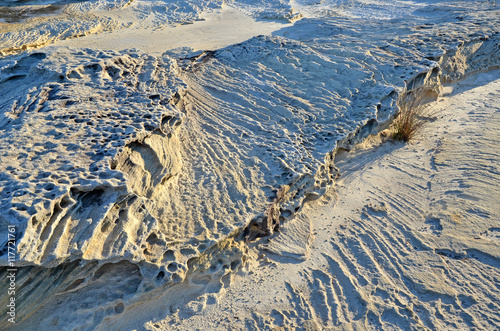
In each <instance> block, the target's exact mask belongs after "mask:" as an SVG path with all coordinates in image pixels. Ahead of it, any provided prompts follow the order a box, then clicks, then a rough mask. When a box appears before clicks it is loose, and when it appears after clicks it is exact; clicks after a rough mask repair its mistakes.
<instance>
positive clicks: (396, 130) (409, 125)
mask: <svg viewBox="0 0 500 331" xmlns="http://www.w3.org/2000/svg"><path fill="white" fill-rule="evenodd" d="M436 96H437V94H436V93H435V92H434V91H433V90H432V89H428V88H425V87H421V88H418V89H414V90H412V91H405V92H403V93H401V96H400V98H399V100H398V107H399V112H398V115H397V117H396V118H395V119H394V122H393V124H392V138H393V139H394V140H402V141H405V142H408V141H410V140H411V139H412V138H413V137H414V136H415V134H416V133H417V132H418V131H419V130H420V129H421V128H422V126H424V125H425V123H427V122H428V121H429V120H430V119H431V115H432V114H431V113H430V109H429V102H431V101H434V100H435V98H436Z"/></svg>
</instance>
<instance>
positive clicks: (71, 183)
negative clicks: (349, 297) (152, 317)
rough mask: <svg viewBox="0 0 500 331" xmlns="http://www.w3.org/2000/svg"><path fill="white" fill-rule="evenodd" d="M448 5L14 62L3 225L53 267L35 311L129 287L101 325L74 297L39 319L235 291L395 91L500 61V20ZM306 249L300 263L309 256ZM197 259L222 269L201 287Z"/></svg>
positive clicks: (24, 260)
mask: <svg viewBox="0 0 500 331" xmlns="http://www.w3.org/2000/svg"><path fill="white" fill-rule="evenodd" d="M485 6H486V5H485ZM478 8H479V9H481V8H480V7H478ZM434 10H435V12H437V13H438V17H440V16H439V15H441V16H443V17H447V19H443V20H441V21H438V20H437V19H436V17H433V18H432V19H431V20H430V21H431V22H429V19H426V18H424V17H420V16H419V13H418V11H417V12H416V14H415V21H408V20H407V18H405V17H403V18H398V19H394V20H391V21H371V22H368V23H366V22H364V21H362V20H359V19H356V18H352V17H351V18H349V19H347V18H345V17H342V16H338V15H331V16H328V17H325V18H323V19H316V18H310V19H303V20H301V21H299V22H297V23H295V25H294V26H292V27H290V28H286V29H284V30H282V31H280V32H279V34H280V35H281V36H267V37H266V36H259V37H255V38H252V39H250V40H248V41H246V42H243V43H241V44H238V45H233V46H230V47H227V48H224V49H221V50H218V51H210V52H208V51H207V52H204V53H201V54H199V55H197V56H193V57H189V58H184V59H173V58H171V57H169V56H168V55H166V54H165V55H164V56H162V57H154V56H150V55H147V54H144V53H143V52H140V51H137V50H129V51H124V52H111V51H107V52H105V51H96V50H91V49H67V48H57V47H54V48H44V49H43V51H40V52H30V53H26V54H20V55H17V56H9V57H5V58H2V59H1V60H0V70H1V71H0V88H1V89H2V91H6V92H5V94H4V95H3V96H2V99H1V100H0V107H1V109H2V112H1V113H0V151H1V153H2V154H1V155H0V157H1V161H2V162H0V184H1V185H0V190H1V191H0V193H1V200H0V209H1V210H3V211H5V212H4V213H3V214H1V215H0V226H2V227H3V228H6V224H8V223H9V224H11V223H15V224H16V225H17V228H18V231H19V232H18V248H19V258H20V265H22V266H24V267H26V268H27V269H26V270H31V271H30V272H36V273H40V274H41V275H47V276H46V280H45V281H42V282H40V283H39V285H38V286H39V288H40V290H39V291H33V292H31V291H30V286H31V285H30V284H31V283H30V280H29V277H30V276H29V275H28V274H26V275H25V276H23V277H26V278H23V277H21V279H23V282H22V284H26V285H23V286H25V287H24V289H23V290H22V291H24V292H23V293H25V295H26V298H28V297H29V298H32V299H33V300H32V302H33V305H32V306H30V307H31V308H28V307H27V308H26V310H25V311H26V313H25V314H26V315H25V316H24V317H23V318H28V316H29V314H30V312H31V310H33V311H34V310H37V309H38V308H37V307H39V306H43V305H45V304H47V305H48V304H49V303H50V304H51V305H52V304H54V302H53V301H52V300H56V299H53V298H52V297H50V298H44V297H43V293H44V292H43V291H42V289H44V290H46V291H47V293H52V294H53V296H54V295H55V294H64V298H65V299H61V302H64V300H69V301H71V302H74V301H76V300H78V299H77V298H78V296H77V295H75V296H73V295H74V293H76V292H78V293H83V292H85V291H88V292H85V293H98V292H99V290H98V289H99V287H100V286H101V285H102V284H101V282H104V280H107V281H109V282H113V281H114V280H115V279H116V277H117V276H116V275H117V274H120V273H126V276H124V279H123V282H124V283H123V286H124V288H126V289H127V290H126V291H125V290H124V292H125V295H123V296H122V297H117V296H109V297H104V298H102V300H98V301H95V302H94V303H88V306H87V309H88V311H84V312H81V313H82V315H81V316H80V317H81V320H89V319H91V320H92V321H93V322H92V323H90V324H88V325H87V324H85V325H83V324H82V325H76V324H78V323H79V322H78V321H70V320H68V319H67V318H63V316H64V315H65V314H66V310H65V306H64V304H60V305H59V306H58V307H59V308H57V311H56V310H54V312H53V314H52V315H51V318H52V317H53V318H54V319H55V320H50V321H49V320H47V319H44V320H43V323H45V324H43V325H49V324H50V323H55V324H54V325H57V326H58V327H61V328H64V327H65V326H68V325H72V326H75V327H77V326H80V327H81V328H82V329H90V328H96V327H97V326H99V325H108V324H106V323H109V325H111V324H113V323H117V324H116V325H121V324H120V323H125V322H123V321H122V320H121V319H120V317H119V316H118V315H120V314H121V313H122V312H123V311H127V312H128V311H129V310H128V309H130V312H132V311H134V312H135V314H137V315H138V316H139V315H141V314H142V313H143V312H142V311H141V309H140V308H136V307H135V306H133V305H134V304H137V305H139V303H140V304H144V302H146V301H147V299H146V298H148V297H154V298H159V297H160V296H161V295H160V294H159V293H158V292H154V291H152V290H153V289H154V288H162V289H163V290H165V291H167V290H168V289H170V288H171V287H172V286H185V283H188V284H190V285H193V284H192V283H196V284H197V282H198V280H199V283H200V284H202V285H201V287H200V288H201V289H203V290H206V289H207V288H210V289H211V291H212V292H210V293H216V292H217V291H221V290H222V288H224V286H226V285H227V284H226V283H229V280H230V274H231V273H232V272H234V271H235V270H237V269H238V268H239V266H240V265H241V261H242V260H243V257H244V254H245V249H244V247H240V246H244V245H243V244H242V242H243V241H244V240H242V239H246V240H249V238H255V237H259V236H262V235H268V234H271V233H272V232H273V231H274V230H276V225H277V223H279V222H276V219H278V220H279V221H280V222H283V221H286V220H287V219H293V218H294V217H295V215H296V213H297V212H298V211H299V210H300V208H301V206H302V205H303V204H304V202H306V201H309V200H314V199H317V198H318V197H320V196H321V195H323V194H324V193H325V192H326V190H327V189H328V188H329V187H331V185H332V184H333V183H334V180H335V178H336V176H337V169H336V167H335V164H334V157H335V153H336V151H337V150H338V149H339V148H342V149H344V150H349V149H350V148H352V146H353V145H354V144H355V143H356V142H359V141H361V140H363V139H364V138H365V137H367V136H368V135H369V134H371V133H374V132H377V131H378V130H380V129H381V128H384V127H385V126H387V125H388V123H389V121H390V120H391V118H392V116H393V115H394V112H395V111H396V109H395V101H396V99H397V97H398V91H400V90H401V89H402V88H403V87H405V86H407V87H408V88H410V89H411V88H413V87H417V86H420V85H422V84H435V86H436V87H437V88H439V86H440V85H439V84H440V83H441V81H450V80H456V79H459V78H462V77H464V76H465V75H468V74H470V73H473V72H476V71H480V70H484V69H488V68H491V67H494V66H498V65H499V64H500V56H499V55H500V54H499V52H500V51H499V47H498V45H499V43H498V38H499V37H498V34H497V31H498V27H499V25H498V18H497V17H496V18H495V15H494V14H495V12H489V11H486V10H485V11H482V12H480V11H478V13H479V14H478V13H476V14H469V15H471V17H466V18H463V17H462V18H461V19H458V18H456V17H458V16H457V15H461V13H462V11H461V10H458V9H457V8H456V7H446V6H443V7H439V6H438V5H436V6H435V8H434ZM440 10H441V11H443V13H444V14H439V13H440ZM417 14H418V15H417ZM474 15H475V16H474ZM450 17H452V18H450ZM311 31H314V33H313V32H311ZM278 189H280V191H278ZM278 192H280V193H282V196H280V197H279V198H278V197H277V195H278ZM270 205H271V207H270ZM270 218H272V219H273V221H272V222H270V220H269V219H270ZM295 221H298V220H297V219H296V220H295ZM429 222H431V223H432V222H434V223H432V226H433V231H440V230H439V228H440V227H442V224H439V222H437V221H435V220H433V218H432V217H431V218H429ZM431 223H430V224H431ZM291 224H293V223H291ZM253 225H256V229H255V228H252V226H253ZM305 228H308V226H307V223H300V222H299V223H297V226H296V227H295V229H296V230H297V231H304V230H303V229H305ZM288 231H294V227H293V226H289V230H288ZM490 232H491V236H494V235H495V234H494V233H495V230H494V229H493V228H492V229H491V231H490ZM240 234H241V235H242V236H241V237H238V235H240ZM245 236H246V237H245ZM228 237H229V238H233V237H234V238H235V239H234V240H232V242H234V245H233V244H231V245H227V246H225V245H222V244H221V242H224V239H225V238H228ZM242 237H244V238H242ZM0 240H1V241H0V247H1V249H2V256H1V257H0V261H1V264H2V265H6V255H5V252H6V250H7V248H6V241H5V240H6V236H4V237H2V238H1V239H0ZM221 247H222V248H224V247H227V250H226V251H225V250H224V249H222V248H221ZM270 247H271V246H270ZM276 247H279V245H278V246H276V245H275V248H274V249H275V250H279V248H276ZM297 247H298V249H300V252H295V253H296V254H295V253H294V252H287V254H288V255H290V256H296V255H298V256H299V257H300V256H305V255H307V252H308V247H307V245H301V246H300V247H299V246H297ZM218 248H221V249H220V250H219V249H218ZM442 253H443V254H447V253H446V251H442ZM203 256H205V257H206V256H209V257H208V258H206V261H205V263H202V262H203V261H204V259H205V258H203ZM95 261H98V262H95ZM200 261H201V262H200ZM207 261H208V262H207ZM233 262H234V264H233ZM201 264H203V265H205V264H206V266H207V268H208V270H210V268H211V266H212V265H213V266H214V268H213V270H212V271H214V272H209V276H208V277H205V276H203V275H202V276H200V277H199V279H198V278H197V277H198V276H196V277H195V276H193V275H198V273H200V274H203V273H204V271H206V270H205V269H204V268H203V267H200V265H201ZM28 268H30V269H28ZM197 268H199V270H196V269H197ZM82 270H83V271H82ZM99 270H101V271H99ZM101 273H102V275H101ZM138 273H139V274H140V276H138V275H137V274H138ZM96 274H97V275H100V276H99V277H97V278H95V277H96V276H95V275H96ZM228 275H229V276H228ZM224 277H226V278H224ZM138 278H139V279H141V282H140V284H138V281H137V279H138ZM223 278H224V279H226V280H228V279H229V280H228V281H226V282H225V281H223V280H222V279H223ZM99 279H101V280H99ZM193 279H198V280H196V281H195V280H193ZM200 279H201V280H200ZM203 279H205V280H206V281H205V280H203ZM184 281H185V282H184ZM128 282H130V284H129V283H128ZM104 283H105V282H104ZM179 284H184V285H179ZM196 284H195V285H196ZM221 284H222V285H221ZM198 285H199V284H198ZM75 291H76V292H75ZM173 291H174V290H173V289H172V290H171V291H169V293H172V292H173ZM193 291H194V292H193V293H198V294H199V293H201V292H196V291H197V290H193ZM200 291H201V290H200ZM153 292H154V294H153ZM66 295H67V296H66ZM85 295H87V294H85ZM88 295H89V297H90V296H91V294H88ZM188 297H189V298H191V299H192V298H194V297H195V295H194V294H193V296H188ZM189 298H186V300H185V301H183V302H189V300H190V299H189ZM45 300H48V301H45ZM206 300H208V299H207V298H206ZM210 300H212V299H210ZM149 302H150V303H151V305H150V306H154V305H153V304H152V303H153V302H156V301H154V300H151V301H149ZM35 303H36V305H35ZM165 305H166V306H169V307H167V308H168V309H169V311H174V310H176V309H180V308H179V307H177V308H175V307H174V306H175V305H170V304H165ZM49 306H50V305H48V306H47V307H49ZM201 306H203V304H202V303H201ZM148 307H149V306H148ZM193 309H194V308H193ZM45 312H46V310H44V309H42V310H40V311H39V312H38V313H37V314H39V315H37V316H43V314H44V313H45ZM115 313H116V314H115ZM163 313H164V312H162V313H161V314H163ZM344 313H346V314H347V312H344ZM152 314H154V313H152ZM353 314H354V315H353V316H356V314H357V312H353ZM115 315H116V316H115ZM117 316H118V317H117ZM56 317H57V318H56ZM32 321H33V320H30V319H28V320H27V321H26V323H28V324H29V323H32ZM37 321H39V320H37ZM40 323H42V322H40ZM72 323H76V324H72ZM113 325H114V324H113Z"/></svg>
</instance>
